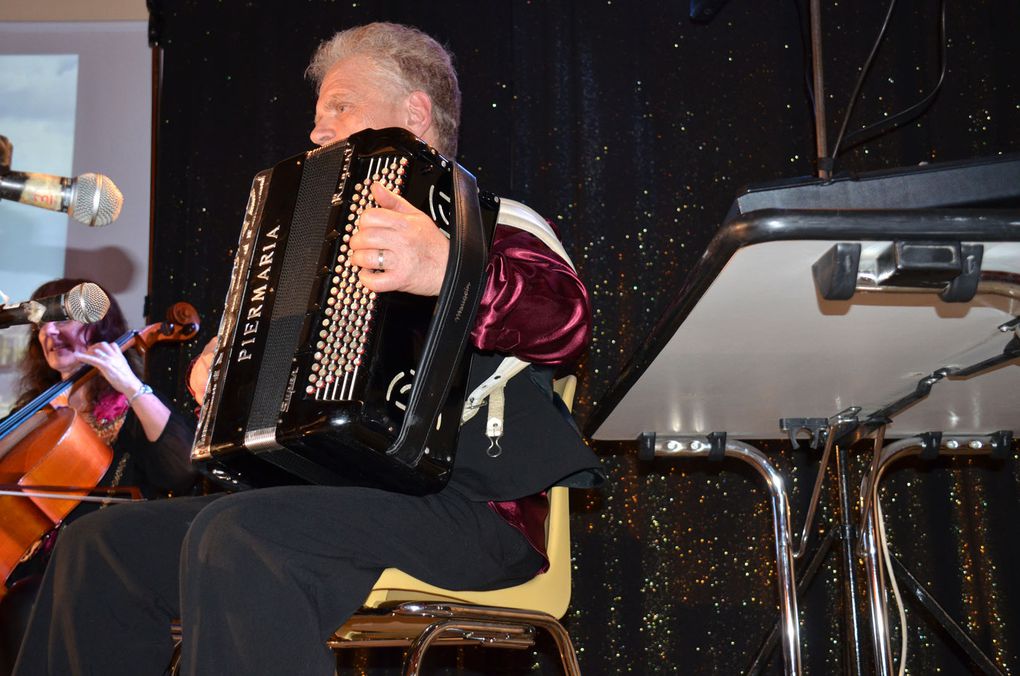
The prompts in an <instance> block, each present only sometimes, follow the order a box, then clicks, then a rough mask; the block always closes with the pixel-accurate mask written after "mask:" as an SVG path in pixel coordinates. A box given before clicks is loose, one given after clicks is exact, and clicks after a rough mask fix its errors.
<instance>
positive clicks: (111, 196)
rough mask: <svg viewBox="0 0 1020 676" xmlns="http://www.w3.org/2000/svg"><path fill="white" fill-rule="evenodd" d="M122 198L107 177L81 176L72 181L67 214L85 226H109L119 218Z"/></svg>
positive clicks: (98, 175) (100, 175) (122, 203)
mask: <svg viewBox="0 0 1020 676" xmlns="http://www.w3.org/2000/svg"><path fill="white" fill-rule="evenodd" d="M123 205H124V196H123V195H122V194H121V193H120V190H119V189H118V188H117V186H116V185H114V183H113V181H111V180H110V178H109V177H108V176H103V175H102V174H82V175H81V176H79V177H77V178H76V179H75V180H74V191H73V194H72V196H71V207H70V208H69V209H68V210H67V213H68V214H69V215H70V216H71V218H73V219H74V220H76V221H78V222H79V223H84V224H85V225H91V226H100V225H109V224H110V223H113V221H115V220H116V219H117V216H120V208H121V207H122V206H123Z"/></svg>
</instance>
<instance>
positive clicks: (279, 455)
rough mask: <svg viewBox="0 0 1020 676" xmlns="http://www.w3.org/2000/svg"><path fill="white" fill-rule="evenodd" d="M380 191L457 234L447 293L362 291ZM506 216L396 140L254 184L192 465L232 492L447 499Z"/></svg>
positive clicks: (265, 176) (417, 147) (366, 138)
mask: <svg viewBox="0 0 1020 676" xmlns="http://www.w3.org/2000/svg"><path fill="white" fill-rule="evenodd" d="M376 181H380V182H382V183H383V184H384V185H386V186H387V187H388V188H390V189H391V190H394V191H396V192H398V193H399V194H401V195H402V196H403V197H404V198H405V199H407V200H408V201H409V202H410V203H411V204H413V205H414V206H416V207H417V208H419V209H421V210H422V211H424V212H425V213H427V214H429V215H430V216H431V217H432V219H433V220H434V221H435V222H436V223H437V224H438V225H439V226H440V227H441V228H443V229H444V230H445V231H446V232H447V233H448V234H449V235H450V258H449V263H448V268H447V273H446V277H445V279H444V282H443V287H442V291H441V292H440V295H439V297H438V298H427V297H421V296H413V295H410V294H404V293H396V292H389V293H381V294H375V293H372V292H369V291H368V290H367V289H365V288H364V287H363V286H362V285H361V284H360V282H359V281H358V268H357V267H356V266H354V265H352V264H351V262H350V261H349V260H348V254H349V250H348V241H349V239H350V237H351V236H352V235H353V234H354V233H355V232H357V228H358V219H359V217H360V215H361V213H362V212H363V211H364V210H365V209H367V208H370V207H371V206H373V200H372V196H371V192H370V190H369V187H370V185H371V184H372V183H373V182H376ZM496 209H497V204H496V201H495V200H494V199H493V198H488V197H484V198H481V199H480V198H479V196H478V193H477V189H476V187H475V184H474V178H473V177H471V175H470V174H468V173H467V172H466V171H465V170H464V169H463V168H461V167H460V166H459V165H457V164H456V163H454V162H451V161H449V160H447V159H445V158H443V157H442V156H441V155H439V154H438V153H437V152H436V151H435V150H434V149H432V148H430V147H429V146H428V145H426V144H425V143H424V142H422V141H421V140H419V139H417V138H416V137H415V136H413V135H412V134H410V133H409V132H407V131H405V130H401V129H384V130H379V131H376V130H368V131H364V132H359V133H358V134H354V135H352V136H351V137H349V138H348V139H345V140H344V141H339V142H337V143H334V144H331V145H329V146H325V147H323V148H319V149H316V150H312V151H310V152H308V153H303V154H301V155H298V156H295V157H292V158H289V159H287V160H284V161H283V162H280V163H279V164H277V165H276V166H274V167H273V168H272V169H269V170H266V171H263V172H261V173H259V174H258V175H256V177H255V179H254V181H253V183H252V190H251V196H250V198H249V201H248V206H247V208H246V211H245V217H244V222H243V224H242V230H241V236H240V239H239V242H238V250H237V254H236V257H235V260H234V269H233V273H232V277H231V283H230V288H229V290H228V293H227V298H226V303H225V307H224V312H223V317H222V319H221V323H220V329H219V334H218V339H219V342H218V346H217V350H216V354H215V356H214V358H213V364H212V368H211V370H210V374H209V385H208V388H207V390H206V398H205V405H204V406H203V408H202V412H201V415H200V419H199V426H198V431H197V434H196V437H195V445H194V448H193V450H192V459H193V460H194V461H195V462H196V463H197V464H198V465H199V467H201V468H202V469H203V470H204V471H206V473H207V474H209V475H210V476H211V477H212V478H214V479H215V480H217V481H219V482H221V483H226V484H228V485H229V486H232V487H235V488H248V487H258V486H272V485H283V484H295V483H312V484H329V485H366V486H375V487H380V488H385V489H389V490H395V491H400V492H406V493H414V494H423V493H428V492H434V491H437V490H439V489H441V488H442V486H443V485H445V483H446V481H447V479H448V478H449V474H450V471H451V470H452V467H453V461H454V452H455V447H456V439H457V432H458V425H459V421H460V412H461V407H462V405H463V400H464V396H465V392H464V388H465V383H466V378H467V367H466V366H467V364H466V361H467V360H466V353H467V341H468V337H469V335H470V331H471V328H472V324H473V321H474V315H475V310H476V309H477V306H478V300H479V298H480V295H481V292H482V288H483V281H484V271H485V265H486V263H487V259H488V242H489V239H490V237H491V234H492V229H493V227H494V225H495V218H496Z"/></svg>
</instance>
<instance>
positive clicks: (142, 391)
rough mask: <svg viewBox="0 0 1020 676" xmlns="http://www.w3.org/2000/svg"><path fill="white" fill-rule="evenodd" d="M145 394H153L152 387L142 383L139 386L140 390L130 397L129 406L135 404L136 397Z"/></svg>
mask: <svg viewBox="0 0 1020 676" xmlns="http://www.w3.org/2000/svg"><path fill="white" fill-rule="evenodd" d="M143 394H152V388H151V387H149V386H148V385H146V384H145V383H142V384H141V386H140V387H139V388H138V391H137V392H135V393H134V394H132V395H131V398H130V399H128V406H131V405H132V404H134V403H135V399H137V398H138V397H140V396H142V395H143Z"/></svg>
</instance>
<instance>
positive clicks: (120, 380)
mask: <svg viewBox="0 0 1020 676" xmlns="http://www.w3.org/2000/svg"><path fill="white" fill-rule="evenodd" d="M74 356H75V357H76V358H77V359H78V361H80V362H81V363H83V364H88V365H89V366H94V367H95V368H96V369H98V370H99V372H100V373H102V374H103V377H104V378H106V382H108V383H110V386H111V387H112V388H113V389H115V390H117V391H118V392H120V393H121V394H123V395H124V396H125V397H130V396H131V395H133V394H134V393H135V392H137V391H138V388H140V387H141V386H142V381H141V380H139V379H138V376H136V375H135V372H134V371H132V370H131V367H130V366H129V365H128V363H127V359H125V358H124V354H123V353H122V352H121V351H120V348H118V347H115V346H113V345H110V344H109V343H106V342H100V343H93V344H92V345H90V346H89V347H88V349H87V350H86V351H85V352H75V353H74Z"/></svg>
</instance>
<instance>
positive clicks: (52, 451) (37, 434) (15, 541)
mask: <svg viewBox="0 0 1020 676" xmlns="http://www.w3.org/2000/svg"><path fill="white" fill-rule="evenodd" d="M198 330H199V318H198V313H197V312H196V311H195V308H194V307H193V306H191V305H190V304H188V303H176V304H174V305H173V306H172V307H171V308H170V310H169V311H168V312H167V320H166V321H163V322H160V323H157V324H152V325H150V326H147V327H146V328H144V329H142V330H141V331H129V332H127V333H126V334H124V335H123V336H121V337H120V338H118V339H117V340H116V341H115V344H116V345H117V346H118V347H119V348H120V350H121V351H122V352H123V351H125V350H127V349H129V348H131V347H134V348H135V349H137V350H138V351H139V352H140V353H142V354H143V355H144V354H145V353H146V352H147V351H148V349H149V348H150V347H152V346H153V345H155V344H157V343H162V342H179V341H184V340H189V339H191V338H193V337H194V336H195V335H196V334H197V333H198ZM95 373H96V369H95V368H94V367H92V366H84V367H82V368H80V369H78V371H76V372H75V373H74V374H72V375H71V376H70V377H69V378H67V379H65V380H61V381H60V382H58V383H56V384H54V385H52V386H51V387H49V388H48V389H46V390H45V391H43V392H42V393H41V394H39V395H38V396H37V397H36V398H35V399H33V400H32V401H31V402H29V403H28V404H26V405H24V406H22V407H21V408H20V409H18V410H17V411H15V412H14V413H12V414H11V415H10V416H8V417H7V418H6V419H4V420H3V421H0V598H2V597H3V595H4V593H5V591H6V581H7V578H8V577H9V576H10V574H11V572H12V571H13V570H14V568H15V567H16V566H17V565H18V563H19V562H20V561H21V560H22V559H23V558H24V557H25V556H26V555H27V554H29V553H31V552H32V551H33V550H34V548H35V547H36V546H37V544H38V543H39V541H40V540H41V538H42V537H43V536H44V535H45V534H46V533H48V532H50V531H51V530H53V529H54V528H55V527H56V526H58V525H59V524H60V523H61V522H62V521H63V520H64V518H65V517H66V516H67V515H68V514H69V513H70V512H71V510H73V509H74V508H75V507H77V506H78V504H80V503H81V502H101V503H107V504H108V503H113V502H130V501H133V500H136V499H140V498H141V496H140V494H139V493H138V492H137V489H135V490H134V492H133V494H132V497H129V498H123V497H110V496H109V495H105V496H103V495H93V493H94V492H95V491H96V486H97V484H98V483H99V481H100V480H101V479H102V478H103V476H104V475H105V474H106V471H107V470H108V469H109V466H110V463H111V461H112V458H113V451H112V450H111V449H110V447H109V446H107V445H106V444H105V443H103V441H102V440H100V438H99V436H98V435H97V434H96V433H95V432H94V431H93V430H92V428H91V427H89V425H88V423H87V422H85V421H84V420H83V419H82V418H81V416H79V415H78V413H77V411H75V410H74V409H73V408H71V407H61V408H55V407H53V406H52V405H51V403H52V402H53V401H54V399H56V398H57V397H59V396H61V395H63V394H65V393H67V392H69V391H70V390H71V388H73V387H74V386H75V385H80V384H83V383H84V382H85V381H87V380H88V379H89V378H91V377H92V376H93V375H95ZM117 490H118V491H120V492H124V491H125V489H117ZM100 492H106V491H102V489H101V490H100Z"/></svg>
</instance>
